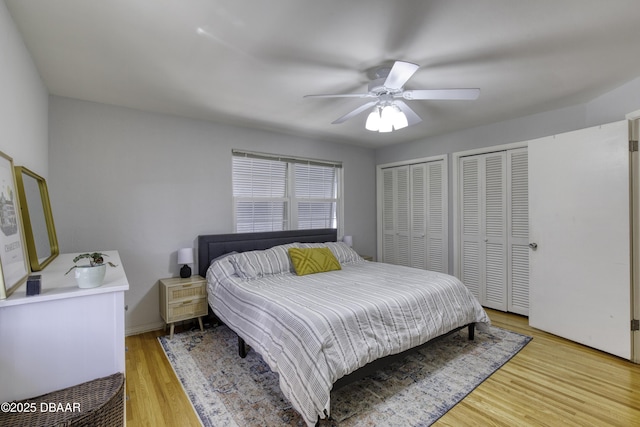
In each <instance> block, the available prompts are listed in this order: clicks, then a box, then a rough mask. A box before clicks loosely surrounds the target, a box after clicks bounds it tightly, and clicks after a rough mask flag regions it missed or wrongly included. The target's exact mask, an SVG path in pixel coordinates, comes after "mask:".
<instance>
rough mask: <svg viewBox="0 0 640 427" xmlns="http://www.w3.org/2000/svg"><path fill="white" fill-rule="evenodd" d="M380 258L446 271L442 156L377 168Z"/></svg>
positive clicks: (444, 185) (400, 263)
mask: <svg viewBox="0 0 640 427" xmlns="http://www.w3.org/2000/svg"><path fill="white" fill-rule="evenodd" d="M381 174H382V179H381V181H380V183H381V185H382V194H381V196H382V197H381V198H380V200H381V201H382V212H381V213H382V221H381V223H382V259H381V260H382V261H383V262H388V263H391V264H399V265H406V266H409V267H414V268H422V269H427V270H433V271H439V272H443V273H447V272H448V270H449V264H448V252H447V206H446V205H447V181H446V165H445V162H444V160H435V161H428V162H424V163H416V164H411V165H406V166H395V167H389V168H385V169H382V170H381Z"/></svg>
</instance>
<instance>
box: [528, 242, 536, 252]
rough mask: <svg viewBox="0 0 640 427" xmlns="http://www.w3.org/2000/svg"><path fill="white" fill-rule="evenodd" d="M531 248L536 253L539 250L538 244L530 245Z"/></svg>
mask: <svg viewBox="0 0 640 427" xmlns="http://www.w3.org/2000/svg"><path fill="white" fill-rule="evenodd" d="M529 247H530V248H531V249H533V250H534V251H535V250H536V249H538V244H537V243H529Z"/></svg>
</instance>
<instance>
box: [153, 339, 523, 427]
mask: <svg viewBox="0 0 640 427" xmlns="http://www.w3.org/2000/svg"><path fill="white" fill-rule="evenodd" d="M158 339H159V341H160V344H161V346H162V348H163V349H164V352H165V354H166V355H167V358H168V359H169V362H170V363H171V365H172V367H173V369H174V371H175V372H176V375H177V376H178V378H179V379H180V381H181V383H182V386H183V388H184V390H185V392H186V394H187V396H188V397H189V399H190V401H191V403H192V404H193V407H194V409H195V411H196V413H197V414H198V417H199V418H200V420H201V421H202V424H203V425H204V426H206V427H209V426H304V425H305V423H304V421H303V420H302V417H301V416H300V415H299V414H298V413H297V412H296V411H295V410H294V409H293V408H292V407H291V405H290V404H289V402H288V401H287V400H286V398H285V397H284V396H283V395H282V393H281V392H280V388H279V386H278V375H277V374H274V373H273V372H271V370H270V369H269V366H268V365H267V364H266V363H265V362H264V361H263V360H262V358H261V357H260V356H259V355H258V354H257V353H256V352H255V351H249V353H248V355H247V357H246V358H245V359H241V358H239V357H238V353H237V350H238V342H237V337H236V335H235V334H234V333H233V332H232V331H231V330H229V329H228V328H227V327H226V326H218V327H215V328H211V329H206V330H205V331H204V332H201V331H200V330H194V331H188V332H184V333H180V334H176V335H174V337H173V339H169V337H166V336H163V337H159V338H158ZM530 340H531V337H528V336H524V335H520V334H518V333H515V332H511V331H507V330H504V329H500V328H497V327H494V326H492V327H491V328H490V329H489V330H488V331H487V332H481V331H478V330H476V334H475V340H474V341H469V340H468V339H467V330H466V329H463V330H461V331H459V332H456V333H454V334H452V335H449V336H448V337H445V338H443V339H441V340H438V341H436V342H434V343H433V344H431V345H429V346H427V347H425V348H423V349H421V350H419V351H417V352H413V353H412V354H410V355H408V356H407V357H405V358H403V359H402V360H401V361H399V362H395V363H393V364H392V365H390V366H389V367H387V368H384V369H382V370H380V371H378V372H376V373H375V374H372V375H371V376H368V377H365V378H364V379H361V380H359V381H357V382H355V383H352V384H349V385H347V386H345V387H343V388H340V389H338V390H336V391H333V392H332V393H331V417H330V418H328V419H325V420H321V421H320V424H319V425H320V426H322V427H327V426H341V427H342V426H345V427H351V426H353V427H361V426H362V427H363V426H385V427H387V426H402V427H406V426H429V425H431V424H432V423H434V422H435V421H437V420H438V418H440V417H441V416H442V415H444V414H445V413H446V412H447V411H448V410H449V409H451V408H452V407H453V406H455V405H456V404H457V403H458V402H460V401H461V400H462V399H464V397H465V396H466V395H467V394H469V393H470V392H471V391H473V389H475V388H476V387H477V386H478V385H480V383H482V382H483V381H484V380H485V379H487V378H488V377H489V376H490V375H491V374H493V373H494V372H495V371H497V370H498V369H500V367H501V366H503V365H504V364H505V363H507V362H508V361H509V359H511V358H512V357H513V356H515V355H516V353H518V351H520V350H521V349H522V348H523V347H524V346H525V345H526V344H527V343H528V342H529V341H530Z"/></svg>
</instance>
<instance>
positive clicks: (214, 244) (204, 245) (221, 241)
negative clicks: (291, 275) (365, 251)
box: [198, 228, 337, 277]
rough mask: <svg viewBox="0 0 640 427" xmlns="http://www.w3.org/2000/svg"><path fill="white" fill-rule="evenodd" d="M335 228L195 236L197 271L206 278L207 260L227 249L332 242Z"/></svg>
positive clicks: (250, 249) (335, 237)
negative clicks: (196, 239) (196, 243)
mask: <svg viewBox="0 0 640 427" xmlns="http://www.w3.org/2000/svg"><path fill="white" fill-rule="evenodd" d="M336 240H337V230H336V229H335V228H321V229H315V230H287V231H265V232H259V233H230V234H207V235H203V236H198V270H199V271H200V275H201V276H202V277H206V275H207V269H208V268H209V265H210V264H211V260H213V259H215V258H217V257H219V256H220V255H223V254H226V253H228V252H233V251H236V252H246V251H253V250H263V249H268V248H271V247H273V246H277V245H284V244H286V243H293V242H304V243H323V242H335V241H336Z"/></svg>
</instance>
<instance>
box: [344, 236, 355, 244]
mask: <svg viewBox="0 0 640 427" xmlns="http://www.w3.org/2000/svg"><path fill="white" fill-rule="evenodd" d="M342 242H343V243H345V244H346V245H347V246H349V247H351V246H353V236H344V237H343V238H342Z"/></svg>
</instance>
